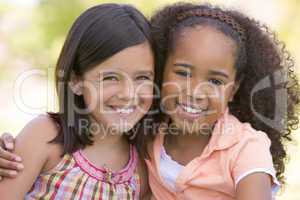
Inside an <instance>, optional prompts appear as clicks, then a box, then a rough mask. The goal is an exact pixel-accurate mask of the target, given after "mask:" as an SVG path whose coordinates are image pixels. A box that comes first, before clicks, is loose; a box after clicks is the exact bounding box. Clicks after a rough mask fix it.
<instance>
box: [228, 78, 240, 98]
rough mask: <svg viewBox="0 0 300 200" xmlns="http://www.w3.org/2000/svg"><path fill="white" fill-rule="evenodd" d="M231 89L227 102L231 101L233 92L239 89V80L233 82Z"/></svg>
mask: <svg viewBox="0 0 300 200" xmlns="http://www.w3.org/2000/svg"><path fill="white" fill-rule="evenodd" d="M232 87H233V88H232V90H231V94H230V97H229V102H232V101H233V98H234V95H235V93H236V92H237V91H238V90H239V88H240V82H235V83H234V85H233V86H232Z"/></svg>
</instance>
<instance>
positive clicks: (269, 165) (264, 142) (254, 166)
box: [232, 132, 280, 200]
mask: <svg viewBox="0 0 300 200" xmlns="http://www.w3.org/2000/svg"><path fill="white" fill-rule="evenodd" d="M243 139H244V141H243V142H241V143H240V144H241V145H240V148H239V150H238V151H237V153H238V154H237V156H234V162H233V164H232V166H233V170H232V175H233V178H234V181H235V185H236V199H237V200H249V199H257V200H271V199H272V187H273V189H275V188H276V187H279V186H280V183H279V182H278V180H277V178H276V172H275V169H274V166H273V161H272V155H271V152H270V145H271V141H270V139H269V138H268V136H267V135H266V134H265V133H263V132H261V133H253V134H252V135H248V136H247V135H246V134H245V136H244V138H243Z"/></svg>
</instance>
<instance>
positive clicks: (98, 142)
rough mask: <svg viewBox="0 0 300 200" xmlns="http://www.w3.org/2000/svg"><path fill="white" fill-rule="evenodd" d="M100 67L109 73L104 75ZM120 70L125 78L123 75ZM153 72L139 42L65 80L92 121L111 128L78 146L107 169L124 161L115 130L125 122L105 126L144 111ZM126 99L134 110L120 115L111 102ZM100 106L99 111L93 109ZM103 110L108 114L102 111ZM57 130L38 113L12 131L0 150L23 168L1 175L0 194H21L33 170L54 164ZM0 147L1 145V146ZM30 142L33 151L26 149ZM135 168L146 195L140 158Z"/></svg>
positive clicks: (124, 147) (146, 48)
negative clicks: (18, 159)
mask: <svg viewBox="0 0 300 200" xmlns="http://www.w3.org/2000/svg"><path fill="white" fill-rule="evenodd" d="M104 71H105V72H109V73H108V74H106V75H105V76H104V75H103V72H104ZM124 74H126V77H127V78H124V77H123V75H124ZM153 74H154V60H153V55H152V51H151V47H150V45H149V44H148V43H146V42H145V43H143V44H139V45H135V46H132V47H129V48H126V49H124V50H122V51H120V52H118V53H117V54H115V55H113V56H112V57H110V58H108V59H107V60H106V61H105V62H103V63H101V64H100V65H98V66H96V67H94V68H93V69H92V70H90V71H88V72H86V73H85V74H84V75H83V76H82V77H75V76H73V78H72V80H71V82H70V86H71V89H72V90H73V91H74V93H75V94H82V95H83V96H84V99H85V100H86V102H87V104H88V105H92V104H93V105H94V106H91V109H90V112H91V114H90V118H91V120H92V121H93V122H95V123H97V124H103V125H104V126H105V127H106V128H108V129H107V130H114V132H106V133H104V132H102V131H94V132H93V134H94V137H93V139H94V144H93V145H91V146H88V147H86V148H85V149H84V150H83V154H84V155H85V156H86V157H87V158H88V159H89V160H90V161H91V162H93V163H94V164H95V165H96V166H99V167H103V166H104V165H105V166H106V167H107V168H109V169H111V170H112V171H117V170H120V169H122V168H123V167H124V166H125V165H126V164H127V162H128V159H129V144H128V142H127V141H126V139H125V138H124V137H122V134H121V133H122V132H123V131H127V130H128V127H127V128H124V129H110V127H112V126H117V125H118V123H125V122H126V123H128V124H129V128H130V126H133V125H135V124H136V123H137V122H138V121H139V120H140V119H141V118H142V117H143V116H144V113H143V112H142V111H148V110H149V108H150V106H151V104H152V91H153V88H152V87H151V86H149V84H148V83H151V82H152V81H153ZM85 82H89V83H92V84H95V86H96V87H100V86H101V85H103V86H105V87H103V94H102V95H90V91H91V90H90V88H89V87H88V84H85ZM78 85H79V87H78ZM143 85H145V86H143ZM139 88H143V89H139ZM132 102H134V103H135V106H137V107H139V108H140V109H134V110H133V112H132V113H130V114H127V115H124V114H122V115H120V114H119V113H118V112H117V111H116V110H115V109H114V108H115V107H117V106H118V107H121V106H125V105H126V106H127V105H132ZM111 106H113V107H111ZM100 108H102V110H101V111H102V112H103V113H104V114H103V113H102V112H99V110H100ZM107 111H110V113H108V114H105V112H107ZM40 130H43V134H40V133H41V132H40ZM115 130H119V131H120V132H116V131H115ZM57 133H58V130H57V127H56V125H55V124H54V123H53V122H52V121H51V119H49V118H48V117H47V116H46V115H41V116H39V117H37V118H36V119H34V120H33V121H31V122H30V123H29V124H27V125H26V126H25V128H24V129H23V130H22V131H21V132H20V133H19V134H18V136H17V138H16V139H15V145H14V146H13V147H12V148H11V149H13V151H12V153H13V154H12V153H9V150H6V151H5V150H3V149H1V151H2V153H4V154H5V156H7V158H10V156H15V155H18V156H20V157H22V162H23V164H24V169H23V170H21V171H19V173H18V176H16V177H15V178H14V179H9V178H4V179H3V180H2V181H1V182H0V193H1V198H3V199H10V200H17V199H18V200H19V199H24V196H25V195H26V193H27V192H28V191H29V190H30V188H31V186H32V184H33V183H34V181H35V180H36V178H37V177H38V175H39V174H40V173H43V172H46V171H48V170H50V169H52V168H53V167H54V166H56V165H57V164H58V163H59V161H60V160H61V157H60V155H61V153H62V146H61V145H59V144H49V143H48V141H50V140H52V139H53V138H54V137H55V136H56V135H57ZM112 133H114V134H112ZM115 133H117V134H115ZM5 137H6V138H9V137H7V136H5ZM5 143H6V142H5ZM10 143H12V141H10ZM3 146H6V147H7V145H3ZM33 146H34V147H35V151H32V147H33ZM4 154H2V155H4ZM11 164H16V163H11ZM138 172H139V174H140V176H141V181H142V182H141V197H142V198H143V199H145V198H146V196H147V195H149V194H148V193H149V189H148V179H147V172H146V168H145V164H144V163H143V162H142V161H141V160H140V161H139V163H138ZM16 186H18V187H16ZM10 188H14V190H10Z"/></svg>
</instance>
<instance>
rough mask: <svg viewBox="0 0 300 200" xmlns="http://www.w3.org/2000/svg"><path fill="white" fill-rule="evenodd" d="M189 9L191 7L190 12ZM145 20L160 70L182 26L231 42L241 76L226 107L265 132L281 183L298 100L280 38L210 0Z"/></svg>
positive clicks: (291, 65)
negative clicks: (211, 30)
mask: <svg viewBox="0 0 300 200" xmlns="http://www.w3.org/2000/svg"><path fill="white" fill-rule="evenodd" d="M197 10H198V11H199V10H208V11H215V12H217V13H220V12H221V13H223V14H224V16H225V18H226V17H227V18H228V17H229V18H231V19H233V20H234V22H230V23H226V22H225V20H220V19H216V18H213V17H210V16H199V15H197ZM186 13H189V16H188V17H186V18H185V19H183V20H178V18H179V17H178V16H185V14H186ZM191 13H195V14H194V16H193V14H191ZM183 18H184V17H183ZM227 18H226V19H227ZM150 22H151V25H152V34H153V38H154V41H155V49H156V64H157V65H158V66H159V67H160V68H161V70H163V69H164V65H165V63H166V60H167V58H168V55H169V54H170V52H172V50H173V49H174V41H175V39H174V38H176V36H177V34H178V33H179V32H180V31H181V30H182V29H184V28H185V27H193V26H197V25H208V26H213V27H214V28H216V29H217V30H219V31H221V32H223V33H224V34H226V35H227V36H228V37H231V38H232V39H233V40H234V41H235V42H236V45H237V49H238V52H237V54H236V63H235V67H236V69H237V78H236V79H237V81H239V82H240V88H239V90H238V91H237V93H236V95H235V97H234V100H233V102H232V103H230V104H229V109H230V112H231V113H232V114H233V115H235V116H236V117H237V118H238V119H239V120H240V121H242V122H249V123H250V124H251V125H252V127H253V128H255V129H257V130H261V131H263V132H265V133H266V134H267V135H268V137H269V138H270V140H271V149H270V151H271V153H272V157H273V163H274V167H275V169H276V172H277V173H276V176H277V178H278V179H279V180H280V182H281V183H282V184H284V183H285V180H284V171H285V162H286V160H287V153H286V149H285V147H286V145H285V143H286V142H289V141H292V137H291V132H292V130H295V129H297V128H298V123H299V119H298V113H299V103H300V99H299V95H300V90H299V82H298V79H297V77H296V75H295V71H294V62H293V60H292V58H291V56H290V54H289V52H288V51H287V50H286V48H285V45H284V43H283V42H280V41H279V40H278V39H277V36H276V34H275V33H274V32H272V31H270V29H269V28H268V27H267V26H266V25H263V24H261V23H260V22H258V21H256V20H254V19H251V18H249V17H247V16H245V15H244V14H242V13H240V12H238V11H233V10H227V9H223V8H220V7H217V6H212V5H210V4H202V5H200V4H193V3H183V2H181V3H176V4H173V5H170V6H166V7H164V8H163V9H161V10H159V11H157V12H156V13H155V14H154V15H153V16H152V18H151V20H150ZM235 23H236V24H238V26H240V27H241V28H242V29H243V33H242V35H243V36H245V39H242V37H241V33H239V32H238V31H237V30H236V28H235V27H236V26H232V24H235ZM161 74H162V73H161ZM158 75H159V74H158ZM278 82H279V83H280V84H278ZM268 83H269V84H268ZM266 84H267V86H268V87H266ZM257 87H259V88H257ZM258 89H259V90H258ZM253 92H255V93H254V94H253ZM262 116H263V118H262ZM268 120H269V121H268ZM270 122H272V123H270Z"/></svg>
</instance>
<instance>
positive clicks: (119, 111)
mask: <svg viewBox="0 0 300 200" xmlns="http://www.w3.org/2000/svg"><path fill="white" fill-rule="evenodd" d="M133 111H134V109H133V108H120V109H116V112H118V113H121V114H130V113H132V112H133Z"/></svg>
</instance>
